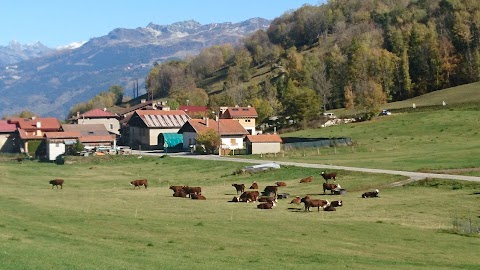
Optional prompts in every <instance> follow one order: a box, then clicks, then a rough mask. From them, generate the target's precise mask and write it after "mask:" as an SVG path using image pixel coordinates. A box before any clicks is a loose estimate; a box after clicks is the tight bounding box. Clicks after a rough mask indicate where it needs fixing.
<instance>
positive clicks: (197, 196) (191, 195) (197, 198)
mask: <svg viewBox="0 0 480 270" xmlns="http://www.w3.org/2000/svg"><path fill="white" fill-rule="evenodd" d="M190 198H191V199H192V200H206V199H207V198H205V196H203V195H198V194H195V193H192V194H190Z"/></svg>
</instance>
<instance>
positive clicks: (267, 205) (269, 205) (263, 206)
mask: <svg viewBox="0 0 480 270" xmlns="http://www.w3.org/2000/svg"><path fill="white" fill-rule="evenodd" d="M274 206H275V202H266V203H261V204H259V205H257V208H258V209H272V208H273V207H274Z"/></svg>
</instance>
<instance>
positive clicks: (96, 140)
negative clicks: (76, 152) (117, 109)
mask: <svg viewBox="0 0 480 270" xmlns="http://www.w3.org/2000/svg"><path fill="white" fill-rule="evenodd" d="M62 129H63V131H64V132H66V133H70V134H75V133H78V134H79V137H78V140H79V141H80V142H81V143H82V144H83V146H84V147H85V149H87V150H92V149H96V150H99V149H101V150H109V149H115V148H116V146H117V145H116V138H115V135H114V134H110V132H109V131H108V130H107V129H106V128H105V125H103V124H85V125H75V124H63V125H62Z"/></svg>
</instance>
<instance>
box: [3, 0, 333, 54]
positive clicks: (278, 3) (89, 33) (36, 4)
mask: <svg viewBox="0 0 480 270" xmlns="http://www.w3.org/2000/svg"><path fill="white" fill-rule="evenodd" d="M324 2H326V0H273V1H272V0H236V1H229V0H169V1H162V0H0V3H1V7H0V45H3V46H5V45H7V44H8V43H9V42H10V41H12V40H16V41H18V42H20V43H22V44H29V43H34V42H36V41H40V42H41V43H43V44H44V45H46V46H48V47H58V46H62V45H67V44H70V43H72V42H79V41H88V40H89V39H90V38H92V37H99V36H103V35H106V34H108V32H110V31H111V30H113V29H115V28H119V27H120V28H137V27H145V26H147V24H148V23H150V22H153V23H155V24H161V25H165V24H171V23H174V22H178V21H185V20H192V19H193V20H195V21H198V22H199V23H201V24H207V23H212V22H233V23H236V22H241V21H244V20H247V19H250V18H254V17H262V18H265V19H274V18H276V17H279V16H280V15H282V14H283V13H285V12H286V11H289V10H292V9H297V8H299V7H301V6H302V5H304V4H310V5H320V4H322V3H324Z"/></svg>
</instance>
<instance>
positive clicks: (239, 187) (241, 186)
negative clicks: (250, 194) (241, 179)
mask: <svg viewBox="0 0 480 270" xmlns="http://www.w3.org/2000/svg"><path fill="white" fill-rule="evenodd" d="M232 186H234V187H235V189H236V190H237V195H238V193H239V192H240V193H243V192H244V191H245V185H244V184H232Z"/></svg>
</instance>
